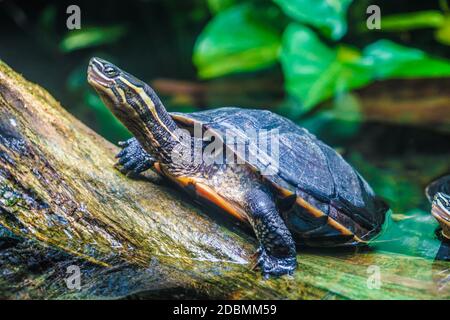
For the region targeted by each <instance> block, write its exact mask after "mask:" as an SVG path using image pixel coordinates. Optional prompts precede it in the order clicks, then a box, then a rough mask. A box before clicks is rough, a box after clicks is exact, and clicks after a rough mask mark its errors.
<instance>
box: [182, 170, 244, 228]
mask: <svg viewBox="0 0 450 320" xmlns="http://www.w3.org/2000/svg"><path fill="white" fill-rule="evenodd" d="M174 180H175V182H177V183H178V184H179V185H180V186H181V187H183V188H186V187H188V186H189V185H192V186H194V188H195V192H196V194H197V195H198V196H199V197H202V198H203V199H206V200H208V201H209V202H211V203H214V204H215V205H217V206H218V207H219V208H221V209H222V210H224V211H226V212H227V213H229V214H231V215H232V216H234V217H236V218H237V219H239V220H241V221H244V222H246V221H248V219H247V215H246V213H245V211H244V210H242V209H240V208H238V207H237V206H235V205H233V204H232V203H230V202H229V201H227V200H226V199H225V198H223V197H222V196H220V195H219V194H217V192H215V191H214V190H213V189H212V188H210V187H209V186H207V185H205V184H203V183H202V182H199V181H198V180H197V179H195V178H190V177H176V178H174Z"/></svg>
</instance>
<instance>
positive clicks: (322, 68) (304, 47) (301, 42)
mask: <svg viewBox="0 0 450 320" xmlns="http://www.w3.org/2000/svg"><path fill="white" fill-rule="evenodd" d="M359 59H360V53H359V52H358V51H356V50H353V49H350V48H347V47H340V48H336V49H331V48H329V47H327V46H326V45H325V44H323V43H322V42H321V41H320V39H319V38H318V37H317V35H316V34H315V33H314V32H312V31H311V30H310V29H309V28H307V27H305V26H302V25H299V24H296V23H293V24H291V25H289V26H288V28H287V29H286V31H285V33H284V35H283V45H282V51H281V64H282V66H283V70H284V75H285V80H286V89H287V91H288V92H289V93H290V94H291V95H293V96H294V97H296V98H297V99H299V101H300V102H301V103H302V106H303V109H304V111H308V110H309V109H311V108H312V107H314V106H315V105H316V104H317V103H319V102H321V101H323V100H325V99H327V98H329V97H331V96H333V95H334V94H336V93H338V92H345V91H347V90H349V89H352V88H357V87H361V86H363V85H365V84H367V83H369V82H370V80H371V74H370V72H369V71H368V70H367V69H366V68H365V67H364V66H361V65H359V64H358V63H357V62H358V61H359Z"/></svg>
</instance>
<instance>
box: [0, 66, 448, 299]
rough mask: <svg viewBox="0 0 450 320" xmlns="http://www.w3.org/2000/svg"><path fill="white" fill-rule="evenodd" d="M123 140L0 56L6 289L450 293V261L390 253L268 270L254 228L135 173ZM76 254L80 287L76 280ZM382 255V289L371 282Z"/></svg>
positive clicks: (115, 294)
mask: <svg viewBox="0 0 450 320" xmlns="http://www.w3.org/2000/svg"><path fill="white" fill-rule="evenodd" d="M117 151H118V149H117V147H116V146H114V145H113V144H111V143H109V142H108V141H106V140H105V139H103V138H102V137H100V136H98V135H97V134H96V133H95V132H93V131H92V130H90V129H89V128H87V127H86V126H85V125H83V124H82V123H80V122H79V121H78V120H77V119H75V118H74V117H73V116H71V115H70V114H69V113H68V112H66V111H65V109H64V108H62V107H61V106H60V105H59V103H58V102H57V101H55V99H54V98H52V96H51V95H50V94H49V93H48V92H46V91H45V90H44V89H42V88H41V87H39V86H38V85H35V84H32V83H30V82H28V81H26V80H25V79H23V78H22V77H21V76H20V75H18V74H17V73H16V72H14V71H13V70H12V69H10V68H9V67H8V66H7V65H5V64H4V63H2V62H0V224H1V225H2V226H3V227H4V228H3V229H0V263H1V266H0V268H1V274H0V296H1V297H6V298H52V299H58V298H119V297H126V296H133V295H140V296H141V297H147V298H153V297H165V298H171V297H178V298H180V297H181V298H183V297H185V298H198V297H209V298H227V299H243V298H250V299H268V298H275V299H335V298H338V299H342V298H343V299H352V298H362V299H371V298H381V299H384V298H386V299H390V298H405V299H409V298H411V299H412V298H418V299H424V298H449V297H450V295H449V291H448V290H442V285H441V282H442V281H441V280H442V279H441V278H442V275H441V274H442V270H445V269H446V268H448V263H446V262H434V263H433V262H432V261H428V260H424V259H421V258H414V257H407V256H401V255H395V254H389V253H375V252H362V253H355V252H345V253H342V252H341V253H333V254H331V253H329V252H328V253H324V252H323V251H321V253H319V252H317V251H315V250H308V251H302V250H300V251H299V255H298V262H299V268H298V271H297V272H296V273H295V275H294V276H292V277H282V278H280V279H270V280H264V279H262V277H261V276H260V274H259V273H258V272H256V271H252V270H251V268H250V256H251V254H252V253H253V252H254V250H255V247H256V241H255V240H254V237H253V236H252V234H251V232H247V230H246V229H245V228H241V227H239V226H238V225H236V223H235V222H233V221H231V220H219V219H217V217H216V215H214V214H211V213H210V212H209V211H208V210H201V208H199V207H197V206H196V205H194V204H193V203H192V202H191V201H190V200H189V199H187V198H186V197H185V196H184V195H183V194H182V193H181V192H179V191H177V190H176V189H174V188H173V187H172V186H170V185H165V184H164V183H163V184H161V183H160V182H159V180H156V179H155V176H153V175H152V174H151V173H150V174H148V175H146V176H143V177H142V178H140V179H130V178H127V177H125V176H124V175H122V174H121V173H120V172H118V171H117V170H116V169H114V155H115V153H116V152H117ZM69 265H77V266H78V267H80V270H81V289H79V290H78V289H69V288H68V287H67V286H66V283H65V279H66V277H67V274H66V270H67V266H69ZM374 265H375V266H377V267H379V270H380V272H381V279H380V280H381V287H380V288H379V289H371V286H370V285H368V281H369V282H370V275H371V271H370V270H372V269H371V268H369V267H370V266H374ZM447 289H448V288H447Z"/></svg>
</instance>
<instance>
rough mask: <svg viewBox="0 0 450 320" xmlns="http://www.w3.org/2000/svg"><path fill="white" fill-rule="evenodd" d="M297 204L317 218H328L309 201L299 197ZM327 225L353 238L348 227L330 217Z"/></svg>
mask: <svg viewBox="0 0 450 320" xmlns="http://www.w3.org/2000/svg"><path fill="white" fill-rule="evenodd" d="M296 202H297V204H298V205H299V206H300V207H302V208H305V209H306V210H307V211H308V212H309V213H311V214H312V215H313V216H314V217H316V218H320V217H323V216H326V214H325V213H323V212H322V211H321V210H319V209H317V208H315V207H314V206H312V205H311V204H309V203H308V202H307V201H305V200H304V199H302V198H300V197H298V196H297V201H296ZM327 223H328V224H329V225H330V226H332V227H333V228H334V229H336V230H338V231H339V232H340V233H341V234H342V235H344V236H351V235H353V232H351V231H350V230H348V229H347V228H346V227H344V226H343V225H342V224H340V223H339V222H337V221H336V220H334V219H333V218H331V217H328V220H327ZM354 237H356V236H354ZM355 240H357V241H360V242H361V241H362V240H361V239H359V238H358V237H356V239H355Z"/></svg>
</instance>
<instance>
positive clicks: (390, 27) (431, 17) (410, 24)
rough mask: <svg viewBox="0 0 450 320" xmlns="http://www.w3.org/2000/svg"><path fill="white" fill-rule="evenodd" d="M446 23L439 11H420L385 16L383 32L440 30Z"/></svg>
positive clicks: (382, 20)
mask: <svg viewBox="0 0 450 320" xmlns="http://www.w3.org/2000/svg"><path fill="white" fill-rule="evenodd" d="M443 23H444V16H443V14H442V13H441V12H439V11H420V12H411V13H402V14H396V15H390V16H383V17H382V19H381V30H382V31H408V30H415V29H422V28H438V27H440V26H442V24H443Z"/></svg>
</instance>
